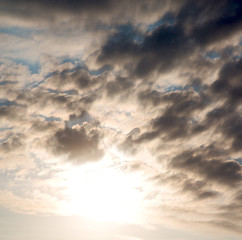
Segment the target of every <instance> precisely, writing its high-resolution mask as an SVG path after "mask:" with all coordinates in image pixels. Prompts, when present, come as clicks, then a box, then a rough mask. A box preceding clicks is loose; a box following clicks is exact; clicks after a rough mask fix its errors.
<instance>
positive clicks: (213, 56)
mask: <svg viewBox="0 0 242 240" xmlns="http://www.w3.org/2000/svg"><path fill="white" fill-rule="evenodd" d="M205 57H206V58H210V59H212V60H214V59H219V58H220V55H219V54H218V53H217V52H215V51H209V52H207V53H206V54H205Z"/></svg>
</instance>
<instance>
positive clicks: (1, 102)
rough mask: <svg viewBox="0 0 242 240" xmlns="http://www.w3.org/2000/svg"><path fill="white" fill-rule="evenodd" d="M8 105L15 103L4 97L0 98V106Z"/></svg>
mask: <svg viewBox="0 0 242 240" xmlns="http://www.w3.org/2000/svg"><path fill="white" fill-rule="evenodd" d="M10 105H16V103H15V102H14V101H9V100H8V99H6V98H0V106H10Z"/></svg>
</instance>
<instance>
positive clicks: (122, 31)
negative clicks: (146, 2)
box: [98, 1, 242, 77]
mask: <svg viewBox="0 0 242 240" xmlns="http://www.w3.org/2000/svg"><path fill="white" fill-rule="evenodd" d="M241 9H242V6H241V2H240V1H221V2H220V3H219V4H215V3H213V2H211V1H196V2H194V1H187V3H186V4H184V5H183V7H181V9H180V11H179V12H178V14H177V15H174V14H173V15H172V13H170V15H172V16H173V18H172V19H173V21H171V20H170V21H167V20H165V19H166V16H167V13H166V14H164V16H163V18H161V19H160V21H158V22H157V24H158V23H159V24H158V26H157V27H154V29H153V30H152V32H149V31H147V32H143V33H140V32H137V30H135V29H133V28H132V26H130V25H125V26H121V27H119V28H117V32H116V33H115V34H114V35H112V36H111V37H110V38H109V39H108V40H107V42H106V44H105V45H104V46H103V47H102V51H101V53H100V55H99V57H98V62H99V63H106V62H112V63H114V62H116V63H117V64H120V63H124V62H126V63H129V64H132V65H133V69H132V71H133V73H134V74H135V75H137V76H138V77H145V76H147V75H149V74H150V73H152V72H153V71H159V72H166V71H168V70H171V69H173V68H174V67H177V66H178V65H179V66H181V65H183V63H184V66H185V62H186V61H187V59H189V58H190V56H191V55H192V54H194V53H195V52H199V51H201V50H202V49H203V50H204V47H205V46H206V45H208V44H210V43H218V41H219V40H221V39H222V40H223V39H227V38H228V37H229V36H232V35H233V34H236V33H238V32H239V31H240V29H241V24H242V18H241V11H242V10H241ZM162 19H164V20H163V21H162Z"/></svg>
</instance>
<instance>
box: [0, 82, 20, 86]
mask: <svg viewBox="0 0 242 240" xmlns="http://www.w3.org/2000/svg"><path fill="white" fill-rule="evenodd" d="M16 83H17V82H16V81H1V82H0V86H2V85H7V84H16Z"/></svg>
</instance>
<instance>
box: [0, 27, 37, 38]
mask: <svg viewBox="0 0 242 240" xmlns="http://www.w3.org/2000/svg"><path fill="white" fill-rule="evenodd" d="M36 32H40V31H37V30H35V29H31V28H21V27H0V33H4V34H8V35H13V36H17V37H22V38H29V37H31V34H32V33H36Z"/></svg>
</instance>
